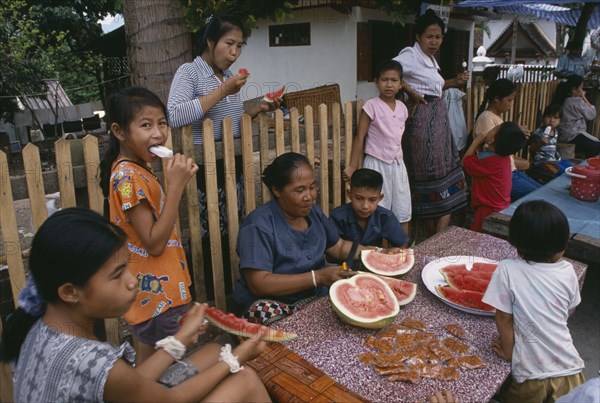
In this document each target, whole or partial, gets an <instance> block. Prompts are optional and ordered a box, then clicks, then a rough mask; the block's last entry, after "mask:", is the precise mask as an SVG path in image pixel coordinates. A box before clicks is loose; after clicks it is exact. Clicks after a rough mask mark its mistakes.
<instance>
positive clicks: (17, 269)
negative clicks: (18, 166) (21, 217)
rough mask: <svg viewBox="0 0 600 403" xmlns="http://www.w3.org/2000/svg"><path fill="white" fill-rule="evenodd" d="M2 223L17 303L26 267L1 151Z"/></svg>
mask: <svg viewBox="0 0 600 403" xmlns="http://www.w3.org/2000/svg"><path fill="white" fill-rule="evenodd" d="M0 184H1V185H2V186H1V187H0V217H1V219H0V222H2V242H3V243H4V253H5V255H6V263H7V264H8V277H9V279H10V289H11V291H12V295H13V300H14V301H15V303H16V302H17V301H18V300H19V293H20V292H21V290H22V289H23V287H25V266H24V265H23V253H22V251H21V241H20V240H19V231H18V229H17V217H16V215H15V209H14V201H13V194H12V186H11V184H10V172H8V158H7V157H6V154H5V153H4V152H3V151H0Z"/></svg>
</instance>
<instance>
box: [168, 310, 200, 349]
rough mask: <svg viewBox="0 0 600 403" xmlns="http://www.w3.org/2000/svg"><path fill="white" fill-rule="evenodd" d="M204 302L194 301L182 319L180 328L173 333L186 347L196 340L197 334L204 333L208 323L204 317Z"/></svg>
mask: <svg viewBox="0 0 600 403" xmlns="http://www.w3.org/2000/svg"><path fill="white" fill-rule="evenodd" d="M207 306H208V305H206V304H199V303H195V304H194V305H193V306H192V307H191V308H190V310H189V311H188V313H187V315H186V316H185V318H184V320H183V324H182V325H181V329H179V331H178V332H177V333H176V334H175V338H176V339H177V340H179V341H180V342H182V343H183V345H184V346H186V347H188V346H190V345H191V344H194V343H196V342H197V341H198V336H200V335H201V334H204V333H205V332H206V330H207V328H208V324H207V322H206V320H205V319H204V311H205V310H206V307H207Z"/></svg>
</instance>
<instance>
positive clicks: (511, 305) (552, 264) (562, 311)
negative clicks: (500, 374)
mask: <svg viewBox="0 0 600 403" xmlns="http://www.w3.org/2000/svg"><path fill="white" fill-rule="evenodd" d="M508 240H509V242H510V243H511V245H513V246H514V247H515V248H517V252H518V253H519V257H520V258H519V259H506V260H503V261H501V262H500V264H499V265H498V268H497V269H496V271H495V272H494V275H493V276H492V279H491V281H490V285H489V286H488V289H487V291H486V293H485V295H484V297H483V302H485V303H487V304H490V305H492V306H493V307H495V308H496V326H497V328H498V332H499V333H500V339H499V340H498V341H497V342H495V343H494V345H493V346H492V348H493V350H494V351H495V352H496V354H498V355H499V356H500V357H502V358H504V359H506V360H507V361H511V362H512V372H511V378H510V380H509V382H507V385H505V386H506V387H505V388H504V389H503V390H502V391H501V393H500V394H501V397H502V398H503V400H504V401H506V402H511V401H514V402H553V401H554V400H556V399H557V398H558V397H559V396H562V395H564V394H567V393H568V392H569V391H570V390H571V389H573V388H575V387H576V386H578V385H580V384H582V383H584V382H585V379H584V377H583V374H582V373H581V370H582V369H583V368H584V363H583V360H582V359H581V357H580V356H579V354H578V353H577V350H576V349H575V346H574V345H573V339H572V338H571V334H570V333H569V329H568V327H567V319H568V317H569V311H570V310H572V309H574V308H575V307H576V306H577V305H578V304H579V303H580V302H581V297H580V295H579V286H578V282H577V276H576V275H575V271H574V270H573V266H572V265H571V263H569V262H567V261H565V260H562V259H561V258H562V256H563V253H564V251H565V248H566V246H567V242H568V241H569V223H568V221H567V218H566V217H565V215H564V214H563V212H562V211H560V210H559V209H558V208H557V207H555V206H553V205H552V204H550V203H548V202H545V201H542V200H532V201H529V202H526V203H523V204H521V205H520V206H519V207H517V209H516V211H515V213H514V214H513V216H512V219H511V221H510V224H509V235H508Z"/></svg>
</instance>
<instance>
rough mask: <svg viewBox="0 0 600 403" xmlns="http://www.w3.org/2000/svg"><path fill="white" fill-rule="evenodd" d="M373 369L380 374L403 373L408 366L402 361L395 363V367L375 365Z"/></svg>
mask: <svg viewBox="0 0 600 403" xmlns="http://www.w3.org/2000/svg"><path fill="white" fill-rule="evenodd" d="M373 369H374V370H375V372H377V373H378V374H379V375H393V374H402V373H404V372H406V371H407V369H406V366H405V365H404V363H401V364H399V365H394V366H393V367H378V366H375V367H373Z"/></svg>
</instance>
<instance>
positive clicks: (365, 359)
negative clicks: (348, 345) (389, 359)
mask: <svg viewBox="0 0 600 403" xmlns="http://www.w3.org/2000/svg"><path fill="white" fill-rule="evenodd" d="M356 358H358V360H359V361H360V362H362V363H363V364H365V365H369V364H371V363H373V362H375V356H374V355H373V353H360V354H358V355H357V356H356Z"/></svg>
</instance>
